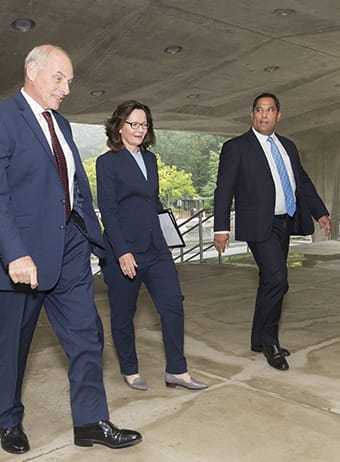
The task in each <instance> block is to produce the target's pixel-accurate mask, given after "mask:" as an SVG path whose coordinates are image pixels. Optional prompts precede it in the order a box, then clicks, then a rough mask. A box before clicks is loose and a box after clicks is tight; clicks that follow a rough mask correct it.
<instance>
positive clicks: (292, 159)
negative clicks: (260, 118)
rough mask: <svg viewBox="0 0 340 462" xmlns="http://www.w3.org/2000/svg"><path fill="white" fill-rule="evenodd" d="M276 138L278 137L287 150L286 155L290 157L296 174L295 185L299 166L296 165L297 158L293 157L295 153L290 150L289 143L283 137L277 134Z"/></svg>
mask: <svg viewBox="0 0 340 462" xmlns="http://www.w3.org/2000/svg"><path fill="white" fill-rule="evenodd" d="M276 136H277V137H278V139H279V140H280V143H281V144H282V146H283V147H284V148H285V150H286V153H287V155H288V157H289V160H290V164H291V166H292V170H293V173H294V179H295V183H296V181H298V170H297V166H296V164H295V156H294V155H293V153H292V152H291V151H290V149H289V145H288V143H287V142H286V140H285V138H283V137H282V136H280V135H278V134H277V133H276Z"/></svg>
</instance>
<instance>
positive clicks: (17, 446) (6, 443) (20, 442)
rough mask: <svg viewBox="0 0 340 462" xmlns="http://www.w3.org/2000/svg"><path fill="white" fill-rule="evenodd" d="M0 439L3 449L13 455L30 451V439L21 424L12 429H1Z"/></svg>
mask: <svg viewBox="0 0 340 462" xmlns="http://www.w3.org/2000/svg"><path fill="white" fill-rule="evenodd" d="M0 438H1V446H2V449H3V450H4V451H7V452H10V453H11V454H24V453H25V452H27V451H29V450H30V445H29V442H28V438H27V436H26V434H25V432H24V430H23V428H22V425H21V424H19V425H16V426H15V427H10V428H0Z"/></svg>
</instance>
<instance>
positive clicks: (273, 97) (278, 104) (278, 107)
mask: <svg viewBox="0 0 340 462" xmlns="http://www.w3.org/2000/svg"><path fill="white" fill-rule="evenodd" d="M261 98H271V99H273V100H274V102H275V106H276V109H277V110H278V112H280V107H281V104H280V101H279V98H278V97H277V96H276V95H274V94H273V93H261V94H260V95H258V96H256V98H255V99H254V102H253V108H252V111H253V112H254V110H255V108H256V106H257V102H258V100H259V99H261Z"/></svg>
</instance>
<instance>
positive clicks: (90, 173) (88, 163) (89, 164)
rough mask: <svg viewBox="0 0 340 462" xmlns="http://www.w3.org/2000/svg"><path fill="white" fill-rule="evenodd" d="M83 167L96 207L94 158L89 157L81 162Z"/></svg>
mask: <svg viewBox="0 0 340 462" xmlns="http://www.w3.org/2000/svg"><path fill="white" fill-rule="evenodd" d="M83 165H84V168H85V171H86V174H87V177H88V179H89V182H90V188H91V193H92V197H93V203H94V206H95V207H97V178H96V157H89V158H88V159H86V160H83Z"/></svg>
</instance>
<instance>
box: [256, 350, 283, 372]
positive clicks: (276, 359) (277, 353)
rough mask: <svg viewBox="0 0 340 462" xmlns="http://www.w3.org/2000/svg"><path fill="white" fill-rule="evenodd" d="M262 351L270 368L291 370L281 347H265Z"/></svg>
mask: <svg viewBox="0 0 340 462" xmlns="http://www.w3.org/2000/svg"><path fill="white" fill-rule="evenodd" d="M262 350H263V354H264V355H265V357H266V359H267V362H268V364H269V365H270V366H272V367H275V369H279V370H280V371H286V370H288V369H289V365H288V363H287V360H286V358H285V357H284V355H283V354H282V352H281V349H280V347H278V346H277V345H263V346H262Z"/></svg>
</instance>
